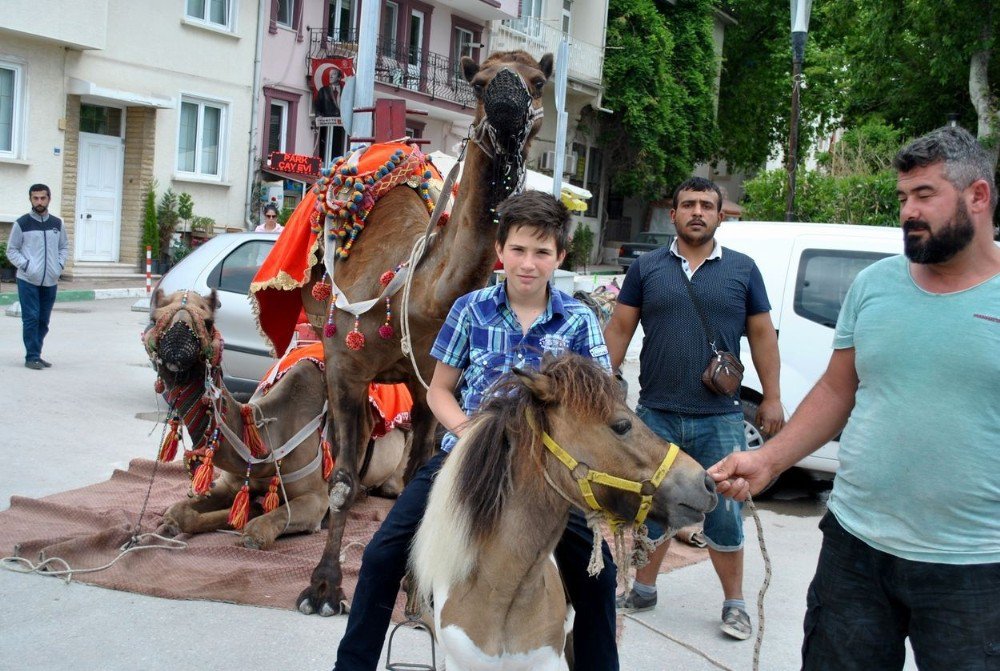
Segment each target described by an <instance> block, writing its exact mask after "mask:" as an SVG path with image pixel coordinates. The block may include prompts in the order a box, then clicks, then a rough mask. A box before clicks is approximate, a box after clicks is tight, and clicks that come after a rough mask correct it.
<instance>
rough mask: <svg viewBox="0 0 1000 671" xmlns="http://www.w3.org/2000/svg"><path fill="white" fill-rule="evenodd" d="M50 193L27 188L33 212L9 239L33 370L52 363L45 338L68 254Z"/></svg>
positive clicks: (27, 355) (27, 358)
mask: <svg viewBox="0 0 1000 671" xmlns="http://www.w3.org/2000/svg"><path fill="white" fill-rule="evenodd" d="M51 196H52V194H51V192H50V191H49V187H47V186H46V185H44V184H34V185H32V186H31V188H29V189H28V198H29V199H30V200H31V212H29V213H28V214H26V215H24V216H23V217H21V218H20V219H18V220H17V221H15V222H14V227H13V228H11V231H10V239H9V240H8V241H7V258H8V259H10V262H11V263H13V264H14V267H16V268H17V298H18V300H19V301H20V302H21V331H22V336H23V338H24V349H25V356H24V365H25V367H27V368H31V369H32V370H42V369H43V368H48V367H49V366H51V365H52V364H50V363H49V362H48V361H46V360H45V359H43V358H42V341H44V340H45V335H46V334H47V333H48V332H49V317H50V316H51V315H52V305H53V303H55V301H56V284H58V282H59V275H60V274H61V273H62V271H63V268H64V267H65V266H66V257H67V256H68V255H69V241H68V239H67V237H66V227H65V226H63V223H62V220H61V219H60V218H59V217H56V216H54V215H51V214H49V200H50V199H51Z"/></svg>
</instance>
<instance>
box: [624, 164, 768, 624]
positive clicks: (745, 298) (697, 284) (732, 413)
mask: <svg viewBox="0 0 1000 671" xmlns="http://www.w3.org/2000/svg"><path fill="white" fill-rule="evenodd" d="M670 217H671V219H672V220H673V222H674V226H676V228H677V238H676V239H675V240H674V242H673V243H672V244H671V245H670V247H669V248H662V249H658V250H655V251H652V252H648V253H646V254H644V255H643V256H641V257H639V258H638V259H636V261H634V262H633V263H632V265H631V266H630V267H629V271H628V274H627V275H626V276H625V282H624V283H623V284H622V289H621V292H620V293H619V295H618V302H617V305H616V306H615V310H614V313H613V314H612V317H611V321H610V322H609V323H608V326H607V328H606V329H605V332H604V338H605V340H606V341H607V344H608V350H609V352H610V354H611V363H612V365H613V366H614V367H615V368H618V367H619V366H621V364H622V361H623V360H624V359H625V350H626V349H627V348H628V344H629V341H631V340H632V335H633V334H634V333H635V329H636V326H637V325H638V324H639V322H640V321H641V322H642V328H643V332H644V334H645V337H644V339H643V343H642V353H641V354H640V357H639V386H640V388H641V390H640V392H639V405H638V406H637V407H636V413H637V414H638V415H639V418H640V419H642V421H643V422H645V423H646V424H647V425H648V426H649V428H651V429H652V430H653V431H654V432H656V433H657V435H659V436H660V437H661V438H663V439H664V440H668V441H670V442H672V443H676V444H677V445H679V446H680V447H681V449H683V450H684V451H685V452H687V453H688V454H690V455H691V456H692V457H694V458H695V459H696V460H697V461H698V463H700V464H701V465H702V466H704V467H705V468H708V467H709V466H711V465H712V464H714V463H716V462H717V461H719V460H720V459H722V458H723V457H724V456H726V455H728V454H731V453H733V452H738V451H740V450H745V449H747V444H746V434H745V432H744V430H743V411H742V407H741V405H740V399H739V395H738V393H737V394H734V395H732V396H723V395H719V394H718V393H714V392H713V391H711V390H710V389H709V388H708V387H707V386H705V384H703V383H702V380H701V375H702V372H703V371H704V370H705V367H706V366H707V365H708V362H709V359H710V358H711V357H712V354H713V350H714V349H718V350H725V351H727V352H731V353H733V354H734V355H736V356H737V357H739V354H740V338H741V337H742V336H743V335H744V334H746V336H747V339H748V340H749V342H750V353H751V355H752V356H753V362H754V365H755V366H756V368H757V371H758V373H759V375H760V380H761V384H762V385H763V390H764V398H763V400H762V401H761V403H760V411H759V413H758V417H757V422H758V425H759V426H760V427H761V428H762V429H763V430H764V431H765V432H766V433H767V434H770V435H773V434H775V433H777V432H778V430H779V429H780V428H781V426H782V424H783V422H784V413H783V410H782V408H781V400H780V395H779V392H778V369H779V366H780V360H779V356H778V337H777V334H776V333H775V330H774V325H773V324H772V322H771V314H770V310H771V305H770V303H769V302H768V300H767V291H766V290H765V288H764V280H763V278H762V277H761V274H760V271H759V270H758V269H757V266H756V264H755V263H754V261H753V259H751V258H750V257H749V256H747V255H745V254H741V253H739V252H737V251H735V250H732V249H723V248H722V246H721V245H719V243H718V242H717V241H716V240H715V231H716V230H718V228H719V225H720V223H721V219H722V192H721V191H720V189H719V187H718V186H716V185H715V184H714V183H712V182H711V181H709V180H707V179H703V178H701V177H692V178H691V179H688V180H687V181H685V182H684V183H683V184H681V185H680V186H678V187H677V189H676V190H675V191H674V199H673V209H672V210H670ZM741 508H742V506H741V505H740V504H739V503H738V502H736V501H730V500H725V501H721V502H720V504H719V505H718V506H716V508H715V510H713V511H712V512H710V513H709V514H708V515H707V516H706V517H705V528H704V535H705V538H706V541H707V544H708V553H709V557H711V559H712V566H713V567H714V568H715V572H716V574H717V575H718V576H719V582H720V583H721V584H722V592H723V597H724V600H723V604H722V621H721V623H720V628H721V629H722V631H723V632H724V633H725V634H727V635H728V636H731V637H733V638H736V639H739V640H745V639H747V638H749V637H750V634H751V632H752V630H753V628H752V625H751V624H750V617H749V616H748V615H747V608H746V602H745V600H744V598H743V518H742V515H741V512H742V511H741ZM673 531H676V529H672V530H671V532H673ZM649 532H650V537H651V538H653V539H654V540H657V539H661V538H663V536H664V535H665V533H666V531H665V530H664V529H662V528H660V527H659V526H658V525H656V524H653V523H650V524H649ZM668 546H669V541H665V542H663V543H662V544H661V545H660V546H659V547H658V548H657V549H656V551H655V552H654V553H653V554H652V556H651V557H650V562H649V564H647V565H646V566H644V567H643V568H640V569H638V570H637V571H636V577H635V582H634V584H633V586H632V588H631V590H630V591H629V592H628V593H627V594H625V595H624V596H623V597H621V599H619V602H618V605H619V608H620V609H621V610H623V611H626V612H636V611H641V610H648V609H650V608H653V607H654V606H655V605H656V596H657V595H656V576H657V574H658V573H659V569H660V564H661V563H662V561H663V557H664V556H665V555H666V553H667V548H668Z"/></svg>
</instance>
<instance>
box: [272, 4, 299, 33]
mask: <svg viewBox="0 0 1000 671" xmlns="http://www.w3.org/2000/svg"><path fill="white" fill-rule="evenodd" d="M276 18H277V21H278V25H279V26H285V27H286V28H294V27H295V25H294V24H295V0H278V16H277V17H276Z"/></svg>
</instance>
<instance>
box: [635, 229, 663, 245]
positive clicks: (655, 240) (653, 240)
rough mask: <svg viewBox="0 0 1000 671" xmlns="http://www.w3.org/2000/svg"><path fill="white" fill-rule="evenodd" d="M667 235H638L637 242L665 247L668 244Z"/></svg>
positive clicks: (645, 233)
mask: <svg viewBox="0 0 1000 671" xmlns="http://www.w3.org/2000/svg"><path fill="white" fill-rule="evenodd" d="M670 237H671V236H670V234H669V233H649V232H644V233H640V234H639V236H638V239H637V240H636V241H637V242H646V243H650V244H654V245H666V244H668V243H669V242H670Z"/></svg>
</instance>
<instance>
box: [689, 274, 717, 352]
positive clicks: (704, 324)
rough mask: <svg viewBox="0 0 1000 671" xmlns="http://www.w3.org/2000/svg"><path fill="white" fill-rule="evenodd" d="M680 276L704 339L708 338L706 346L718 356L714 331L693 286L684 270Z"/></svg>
mask: <svg viewBox="0 0 1000 671" xmlns="http://www.w3.org/2000/svg"><path fill="white" fill-rule="evenodd" d="M680 270H681V275H683V276H684V284H685V286H687V290H688V296H690V297H691V302H692V303H694V309H695V310H697V311H698V319H699V321H701V328H702V330H704V331H705V337H706V338H708V346H709V347H711V348H712V353H713V354H718V353H719V350H718V349H716V347H715V331H713V330H712V327H711V326H709V324H708V317H706V316H705V308H703V307H702V305H701V301H699V300H698V297H697V296H695V294H694V285H693V284H691V278H689V277H688V275H687V273H686V272H684V268H683V267H682V268H681V269H680Z"/></svg>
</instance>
